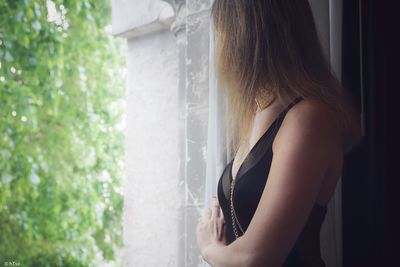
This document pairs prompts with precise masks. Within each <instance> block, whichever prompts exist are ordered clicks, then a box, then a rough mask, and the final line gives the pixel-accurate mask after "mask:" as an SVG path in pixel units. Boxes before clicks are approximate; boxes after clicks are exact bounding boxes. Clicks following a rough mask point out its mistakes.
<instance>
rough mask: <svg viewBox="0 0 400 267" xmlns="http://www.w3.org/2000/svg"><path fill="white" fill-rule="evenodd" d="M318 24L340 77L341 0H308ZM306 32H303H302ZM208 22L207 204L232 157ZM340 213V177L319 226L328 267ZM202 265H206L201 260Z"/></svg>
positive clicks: (338, 241) (338, 246)
mask: <svg viewBox="0 0 400 267" xmlns="http://www.w3.org/2000/svg"><path fill="white" fill-rule="evenodd" d="M309 2H310V4H311V7H312V10H313V14H314V18H315V21H316V24H317V28H318V32H319V35H320V39H321V43H322V46H323V48H324V52H325V55H326V56H327V57H328V59H329V60H330V62H331V65H332V67H333V70H334V72H335V73H336V75H337V77H338V78H339V79H340V78H341V75H340V74H341V53H342V51H341V50H342V49H341V40H342V37H341V35H342V31H341V27H342V0H309ZM305 34H306V33H305ZM213 38H214V37H213V32H212V23H210V68H209V75H210V80H209V81H210V84H209V118H208V140H207V175H206V190H205V200H206V203H205V204H206V206H210V204H211V203H210V199H211V196H213V195H216V194H217V192H216V189H217V183H218V179H219V178H220V175H221V172H222V170H223V168H224V167H225V166H226V164H227V163H228V162H229V161H230V160H231V159H232V157H233V155H232V152H231V148H230V147H229V145H228V144H227V138H226V137H227V134H228V133H227V132H226V127H225V126H226V120H225V116H224V115H225V109H226V102H225V97H224V95H223V94H222V90H219V88H218V85H217V82H216V77H215V64H214V53H213V52H214V39H213ZM341 222H342V214H341V181H339V183H338V185H337V188H336V192H335V195H334V197H333V199H332V200H331V201H330V203H329V208H328V213H327V215H326V219H325V221H324V224H323V225H322V229H321V254H322V257H323V259H324V260H325V263H326V265H327V267H341V266H342V223H341ZM204 266H208V264H207V263H204Z"/></svg>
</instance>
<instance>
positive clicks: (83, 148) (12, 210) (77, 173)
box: [0, 0, 125, 266]
mask: <svg viewBox="0 0 400 267" xmlns="http://www.w3.org/2000/svg"><path fill="white" fill-rule="evenodd" d="M53 2H54V3H55V7H56V12H57V14H58V15H59V17H60V19H61V21H49V20H48V18H47V15H48V10H47V5H46V3H47V1H45V0H41V1H31V0H18V1H16V0H12V1H10V0H0V130H1V133H2V135H1V136H0V225H1V230H0V262H2V261H3V262H4V261H6V260H14V261H18V262H20V263H21V266H98V265H99V264H100V263H99V262H98V261H99V260H101V258H104V259H106V260H113V259H114V255H115V253H116V249H118V248H119V247H121V246H122V222H121V221H122V207H123V197H122V195H121V193H120V190H119V188H120V186H121V176H122V170H121V166H120V162H121V161H122V160H123V134H122V132H120V130H118V129H117V127H116V125H118V123H119V122H120V120H121V115H122V112H123V111H124V110H123V108H121V107H119V108H115V105H116V104H115V103H121V102H122V103H123V101H121V100H122V99H123V95H124V84H125V80H124V79H125V77H124V76H123V73H124V72H123V71H121V70H122V69H123V67H124V58H123V56H122V53H121V51H122V46H123V45H124V44H123V43H122V40H116V39H114V38H110V36H109V35H108V34H107V33H106V32H105V30H104V29H105V26H106V25H109V24H110V19H111V7H110V5H111V3H110V1H108V0H90V1H89V0H79V1H78V0H65V1H62V0H57V1H53ZM117 105H118V106H119V104H117ZM105 177H106V179H105ZM99 255H102V257H100V258H99ZM117 263H120V261H118V259H117V260H116V261H115V263H114V265H116V264H117Z"/></svg>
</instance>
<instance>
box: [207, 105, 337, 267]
mask: <svg viewBox="0 0 400 267" xmlns="http://www.w3.org/2000/svg"><path fill="white" fill-rule="evenodd" d="M340 146H341V141H340V134H339V131H338V127H337V125H336V123H335V120H334V118H333V117H332V115H331V114H330V113H329V112H328V111H327V110H326V108H325V107H324V106H322V105H321V104H319V103H318V102H315V101H313V100H310V99H309V100H304V101H301V102H300V103H298V104H297V105H296V106H294V107H293V108H292V109H291V110H290V111H289V112H288V113H287V115H286V117H285V119H284V121H283V123H282V125H281V128H280V130H279V132H278V134H277V136H276V137H275V141H274V144H273V159H272V164H271V168H270V171H269V175H268V180H267V183H266V186H265V188H264V191H263V194H262V196H261V199H260V202H259V204H258V207H257V210H256V212H255V214H254V216H253V218H252V220H251V222H250V224H249V226H248V228H247V230H246V232H245V234H244V235H243V236H241V237H240V238H239V239H237V240H236V241H234V242H233V243H231V244H230V245H229V246H224V245H221V244H219V243H213V244H212V245H210V246H209V247H206V248H205V249H204V250H203V251H202V252H203V257H204V258H205V260H206V261H207V262H208V263H210V265H212V266H214V267H234V266H248V267H253V266H254V267H260V266H269V267H278V266H281V265H282V264H283V262H284V260H285V259H286V257H287V255H288V254H289V252H290V250H291V248H292V246H293V245H294V243H295V241H296V240H297V238H298V236H299V234H300V232H301V230H302V228H303V227H304V225H305V223H306V221H307V219H308V217H309V214H310V212H311V209H312V208H313V206H314V204H315V201H316V198H317V195H318V193H319V191H320V187H321V184H322V182H323V177H324V174H325V172H326V170H327V168H328V166H329V164H330V163H331V161H332V159H333V156H334V155H335V153H337V152H338V151H339V150H338V149H340Z"/></svg>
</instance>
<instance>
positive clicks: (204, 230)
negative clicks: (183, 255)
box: [196, 197, 227, 258]
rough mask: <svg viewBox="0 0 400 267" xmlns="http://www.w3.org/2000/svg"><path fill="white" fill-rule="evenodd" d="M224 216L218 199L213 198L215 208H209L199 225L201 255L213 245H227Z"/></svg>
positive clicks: (198, 235)
mask: <svg viewBox="0 0 400 267" xmlns="http://www.w3.org/2000/svg"><path fill="white" fill-rule="evenodd" d="M225 231H226V230H225V220H224V214H223V213H222V211H221V207H220V205H219V203H218V200H217V198H216V197H213V207H212V208H207V209H206V211H205V214H204V215H203V218H202V220H201V221H200V222H199V223H198V225H197V230H196V232H197V245H198V246H199V249H200V252H201V255H202V256H203V258H204V254H205V251H206V249H207V248H209V247H211V246H212V245H223V246H225V245H226V243H227V242H226V236H225Z"/></svg>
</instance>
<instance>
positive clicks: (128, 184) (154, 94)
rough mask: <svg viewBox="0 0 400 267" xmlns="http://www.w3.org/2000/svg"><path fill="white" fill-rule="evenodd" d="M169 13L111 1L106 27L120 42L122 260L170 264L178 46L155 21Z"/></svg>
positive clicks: (176, 203) (173, 253)
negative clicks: (123, 56) (123, 82)
mask: <svg viewBox="0 0 400 267" xmlns="http://www.w3.org/2000/svg"><path fill="white" fill-rule="evenodd" d="M171 13H172V8H171V7H170V6H169V5H168V4H166V3H164V2H161V1H139V0H137V1H136V0H135V1H132V0H131V1H123V0H115V1H114V2H113V32H114V34H116V35H120V36H122V37H124V38H127V41H128V53H127V64H128V90H127V96H126V97H127V128H126V144H125V145H126V146H125V150H126V176H125V180H124V195H125V199H124V200H125V203H124V222H123V223H124V263H125V264H124V266H132V267H139V266H151V267H154V266H177V264H178V263H177V261H178V258H179V251H178V246H179V245H178V242H179V234H178V224H177V222H178V219H179V217H180V216H179V208H180V206H181V205H182V201H183V197H182V193H180V192H179V191H178V190H179V186H178V183H179V177H178V173H179V154H178V148H179V143H178V141H179V140H178V128H179V127H178V108H179V105H178V54H177V52H178V51H177V48H178V46H177V42H176V38H175V36H174V35H173V33H172V32H171V31H170V30H169V26H170V25H164V26H163V25H162V24H160V23H159V18H160V16H159V15H160V14H161V17H162V16H164V19H165V18H166V17H165V14H167V15H168V14H171ZM172 14H173V13H172ZM149 25H152V26H151V27H149ZM138 33H139V34H138Z"/></svg>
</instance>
